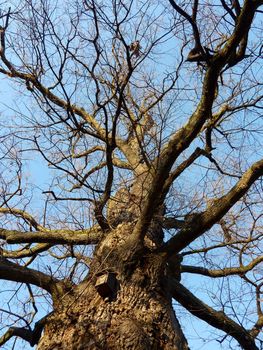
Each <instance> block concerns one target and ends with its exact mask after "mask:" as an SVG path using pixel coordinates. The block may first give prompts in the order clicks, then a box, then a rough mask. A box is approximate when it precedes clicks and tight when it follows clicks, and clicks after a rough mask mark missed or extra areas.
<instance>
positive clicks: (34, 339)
mask: <svg viewBox="0 0 263 350" xmlns="http://www.w3.org/2000/svg"><path fill="white" fill-rule="evenodd" d="M49 315H50V314H48V315H46V316H45V317H43V318H41V319H40V320H39V321H38V322H37V323H36V324H35V327H34V329H33V330H31V329H27V328H18V327H10V328H9V329H8V331H7V332H6V333H5V334H4V335H3V336H2V337H0V346H2V345H4V344H5V343H6V342H7V341H8V340H9V339H11V338H12V337H20V338H22V339H23V340H25V341H27V342H28V343H29V344H30V345H31V346H34V345H36V344H37V343H38V342H39V339H40V337H41V333H42V330H43V328H44V326H45V324H46V321H47V318H48V316H49Z"/></svg>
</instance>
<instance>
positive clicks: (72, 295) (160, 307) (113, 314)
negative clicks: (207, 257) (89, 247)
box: [37, 223, 188, 350]
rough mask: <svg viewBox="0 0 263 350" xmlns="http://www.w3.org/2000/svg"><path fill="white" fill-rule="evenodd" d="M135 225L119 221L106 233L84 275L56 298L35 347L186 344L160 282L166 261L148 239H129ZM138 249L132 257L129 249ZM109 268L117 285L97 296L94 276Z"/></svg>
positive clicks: (181, 348) (177, 349) (81, 349)
mask: <svg viewBox="0 0 263 350" xmlns="http://www.w3.org/2000/svg"><path fill="white" fill-rule="evenodd" d="M133 227H134V224H133V223H123V224H120V225H118V226H117V227H116V229H114V230H112V231H111V232H110V233H108V234H107V235H106V237H105V238H104V239H103V240H102V241H101V243H100V244H99V246H98V248H97V249H96V252H95V255H94V260H93V263H92V265H91V267H90V271H89V274H88V277H87V278H86V280H85V281H83V282H82V283H81V284H80V285H78V286H75V287H74V288H72V289H71V290H69V291H68V292H67V293H66V294H64V295H63V296H62V297H61V298H59V299H58V300H54V312H53V314H52V315H51V316H50V317H49V320H48V322H47V325H46V327H45V331H44V334H43V336H42V339H41V340H40V342H39V345H38V348H37V349H38V350H50V349H56V350H60V349H72V350H92V349H94V350H95V349H105V350H106V349H116V350H117V349H140V350H144V349H145V350H146V349H156V350H157V349H159V350H162V349H163V350H168V349H174V350H186V349H188V345H187V342H186V339H185V337H184V335H183V333H182V330H181V327H180V325H179V323H178V321H177V319H176V316H175V314H174V311H173V308H172V298H171V295H170V293H169V290H168V289H166V287H165V286H164V285H163V279H164V277H165V275H166V264H164V263H163V258H162V256H161V255H154V254H152V252H151V250H150V248H149V247H147V244H146V245H144V246H143V247H141V248H139V249H138V248H136V247H133V246H132V245H131V244H130V242H129V240H128V238H129V235H130V233H131V232H132V229H133ZM146 239H147V238H146ZM136 249H138V252H137V253H136V259H135V258H134V255H131V254H129V253H130V252H131V251H135V250H136ZM130 256H133V259H130V258H129V257H130ZM109 271H110V272H112V273H114V274H115V276H116V291H115V292H113V293H112V294H111V293H110V294H109V296H105V295H104V296H101V295H100V294H99V292H98V290H97V289H96V288H95V285H96V281H97V280H98V277H99V276H101V275H102V274H103V273H108V272H109Z"/></svg>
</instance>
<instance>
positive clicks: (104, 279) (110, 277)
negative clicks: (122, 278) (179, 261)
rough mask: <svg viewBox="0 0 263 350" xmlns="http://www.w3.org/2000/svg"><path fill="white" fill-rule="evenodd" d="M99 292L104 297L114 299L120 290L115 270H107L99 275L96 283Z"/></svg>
mask: <svg viewBox="0 0 263 350" xmlns="http://www.w3.org/2000/svg"><path fill="white" fill-rule="evenodd" d="M95 288H96V289H97V292H98V293H99V295H100V296H101V297H102V298H104V299H105V298H109V299H113V298H114V297H115V296H116V294H117V290H118V281H117V279H116V274H115V273H113V272H108V271H107V272H105V273H103V274H100V275H99V276H98V277H97V281H96V284H95Z"/></svg>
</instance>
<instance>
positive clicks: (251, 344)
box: [168, 279, 259, 350]
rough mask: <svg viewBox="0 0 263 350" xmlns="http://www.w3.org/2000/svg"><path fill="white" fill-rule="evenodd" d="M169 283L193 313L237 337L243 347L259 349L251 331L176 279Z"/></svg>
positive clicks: (170, 280) (183, 304) (174, 294)
mask: <svg viewBox="0 0 263 350" xmlns="http://www.w3.org/2000/svg"><path fill="white" fill-rule="evenodd" d="M168 283H169V285H170V287H171V291H172V296H173V298H174V299H175V300H177V301H178V302H179V303H180V304H181V305H182V306H183V307H185V308H186V309H187V310H188V311H189V312H190V313H191V314H192V315H194V316H196V317H198V318H200V319H201V320H203V321H205V322H207V323H208V324H209V325H211V326H213V327H215V328H217V329H220V330H221V331H223V332H225V333H226V334H229V335H230V336H231V337H233V338H235V339H236V341H237V342H238V343H239V344H240V346H241V347H242V349H244V350H259V349H258V347H257V346H256V344H255V341H254V339H253V337H252V336H251V335H250V334H249V332H248V331H247V330H246V329H245V328H243V327H242V326H240V325H239V324H238V323H236V322H235V321H233V320H232V319H231V318H229V317H228V316H227V315H226V314H225V313H224V312H222V311H215V310H214V309H213V308H211V307H210V306H208V305H207V304H205V303H204V302H202V301H201V300H200V299H198V298H197V297H196V296H194V295H193V294H192V293H191V292H190V291H189V290H188V289H186V288H185V287H184V286H183V285H182V284H181V283H179V282H178V281H176V280H175V279H169V281H168Z"/></svg>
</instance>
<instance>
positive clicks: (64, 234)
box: [0, 226, 102, 245]
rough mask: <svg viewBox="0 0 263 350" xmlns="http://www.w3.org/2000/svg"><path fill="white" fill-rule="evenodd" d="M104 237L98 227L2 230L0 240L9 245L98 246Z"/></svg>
mask: <svg viewBox="0 0 263 350" xmlns="http://www.w3.org/2000/svg"><path fill="white" fill-rule="evenodd" d="M101 237H102V231H101V229H100V228H99V227H98V226H96V227H95V228H94V227H93V228H91V229H84V230H76V231H74V230H66V229H64V230H63V229H61V230H49V231H48V232H46V231H44V232H41V231H37V232H20V231H16V230H5V229H0V238H1V239H5V240H6V242H7V243H9V244H17V243H49V244H52V245H57V244H84V245H87V244H96V243H98V241H99V240H100V238H101Z"/></svg>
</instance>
